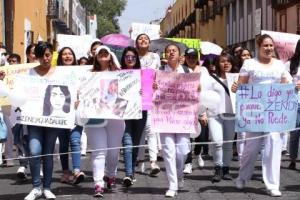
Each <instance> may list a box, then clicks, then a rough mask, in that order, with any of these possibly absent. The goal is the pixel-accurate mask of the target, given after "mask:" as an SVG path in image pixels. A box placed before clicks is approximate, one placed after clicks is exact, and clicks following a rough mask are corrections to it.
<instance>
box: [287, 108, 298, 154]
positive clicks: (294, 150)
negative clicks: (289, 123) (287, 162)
mask: <svg viewBox="0 0 300 200" xmlns="http://www.w3.org/2000/svg"><path fill="white" fill-rule="evenodd" d="M299 127H300V105H298V113H297V121H296V128H299ZM299 139H300V130H296V131H291V133H290V145H289V146H290V158H291V159H292V160H296V159H297V157H298V149H299Z"/></svg>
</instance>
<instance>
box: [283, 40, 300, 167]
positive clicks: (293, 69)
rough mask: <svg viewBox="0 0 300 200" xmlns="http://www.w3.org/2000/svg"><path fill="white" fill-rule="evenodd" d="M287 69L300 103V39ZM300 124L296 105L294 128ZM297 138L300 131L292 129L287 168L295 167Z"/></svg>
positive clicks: (299, 114) (297, 147) (299, 112)
mask: <svg viewBox="0 0 300 200" xmlns="http://www.w3.org/2000/svg"><path fill="white" fill-rule="evenodd" d="M286 66H287V68H288V69H287V70H288V71H289V72H290V74H291V75H292V77H293V82H294V83H295V84H296V88H297V90H298V103H300V82H299V81H300V70H299V68H300V40H298V42H297V45H296V49H295V53H294V55H293V57H292V58H291V59H290V61H288V62H287V63H286ZM299 126H300V105H299V106H298V115H297V122H296V128H299ZM299 139H300V131H299V130H296V131H292V132H291V133H290V144H289V150H290V158H291V163H290V164H289V169H292V170H295V169H296V159H297V157H298V149H299Z"/></svg>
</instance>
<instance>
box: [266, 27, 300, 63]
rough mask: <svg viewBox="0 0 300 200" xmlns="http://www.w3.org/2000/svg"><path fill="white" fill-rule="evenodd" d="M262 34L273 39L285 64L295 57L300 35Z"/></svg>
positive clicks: (270, 32)
mask: <svg viewBox="0 0 300 200" xmlns="http://www.w3.org/2000/svg"><path fill="white" fill-rule="evenodd" d="M261 34H268V35H270V36H271V37H272V38H273V40H274V43H275V48H276V51H277V52H278V55H279V58H280V60H282V61H283V62H286V61H288V60H289V59H290V58H291V57H292V56H293V55H294V52H295V48H296V44H297V42H298V40H299V39H300V35H297V34H291V33H282V32H274V31H264V30H262V31H261Z"/></svg>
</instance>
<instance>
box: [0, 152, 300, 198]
mask: <svg viewBox="0 0 300 200" xmlns="http://www.w3.org/2000/svg"><path fill="white" fill-rule="evenodd" d="M121 158H122V156H120V162H119V169H118V176H117V186H116V188H115V189H114V190H113V191H112V192H110V193H105V196H104V199H112V200H123V199H124V200H125V199H126V200H129V199H130V200H141V199H142V200H148V199H153V200H156V199H157V200H158V199H165V197H164V194H165V191H166V190H167V186H168V184H167V179H166V174H165V171H164V163H163V161H160V162H159V165H160V166H161V167H162V172H161V173H160V174H159V176H158V177H150V176H149V175H148V174H149V168H150V166H149V162H146V172H145V174H142V173H139V172H137V174H136V179H137V181H136V182H135V184H134V185H133V186H132V187H131V188H129V189H125V188H123V187H122V185H121V182H122V178H123V176H124V163H123V162H122V159H121ZM70 163H71V162H70ZM90 163H91V160H90V155H89V154H88V155H87V156H86V157H83V158H82V169H83V171H84V172H85V173H86V175H87V177H86V179H85V181H84V182H83V183H81V184H79V185H78V186H73V185H71V184H62V183H60V182H59V180H60V175H61V171H60V162H59V160H58V159H57V157H56V158H55V169H54V174H53V182H52V186H51V187H52V191H53V192H54V194H56V195H57V199H58V200H91V199H95V198H94V197H93V192H94V187H93V179H92V171H91V164H90ZM17 164H18V162H17V161H15V166H14V167H3V168H0V188H1V189H0V200H10V199H11V200H18V199H24V197H25V196H26V195H27V193H28V192H29V191H30V190H31V187H32V186H31V182H30V177H29V180H28V181H25V182H20V181H18V179H17V177H16V171H17V168H18V166H17ZM288 164H289V158H288V157H287V156H283V158H282V167H281V185H280V190H281V191H282V197H276V198H275V197H270V196H269V195H268V194H267V193H266V190H265V187H264V184H263V183H262V177H261V167H260V166H261V162H260V161H259V160H258V161H257V164H256V169H255V173H254V176H253V178H252V180H251V181H249V182H248V183H247V185H246V188H245V189H244V190H238V189H236V188H235V184H234V181H224V180H222V181H221V182H219V183H212V182H211V181H210V179H211V176H212V174H213V163H212V161H211V160H206V161H205V166H204V167H203V168H201V169H200V168H199V167H198V166H197V161H196V159H194V165H193V166H194V167H193V173H192V174H190V175H187V176H186V177H185V185H184V189H183V190H181V191H180V192H179V194H178V196H176V199H184V200H194V199H199V200H202V199H203V200H204V199H205V200H222V199H228V200H235V199H242V200H244V199H249V200H250V199H253V200H256V199H257V200H260V199H263V200H268V199H274V198H275V199H278V200H279V199H284V200H299V199H300V162H298V163H297V170H296V171H293V170H289V169H288V168H287V166H288ZM231 174H232V175H233V176H234V178H236V177H237V175H238V162H237V161H234V162H233V165H232V167H231Z"/></svg>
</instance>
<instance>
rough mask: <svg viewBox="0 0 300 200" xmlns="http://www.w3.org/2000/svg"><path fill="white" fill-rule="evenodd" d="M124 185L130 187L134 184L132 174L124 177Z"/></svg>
mask: <svg viewBox="0 0 300 200" xmlns="http://www.w3.org/2000/svg"><path fill="white" fill-rule="evenodd" d="M123 185H124V186H125V187H130V186H132V185H133V178H132V177H131V176H126V177H125V178H124V179H123Z"/></svg>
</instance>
